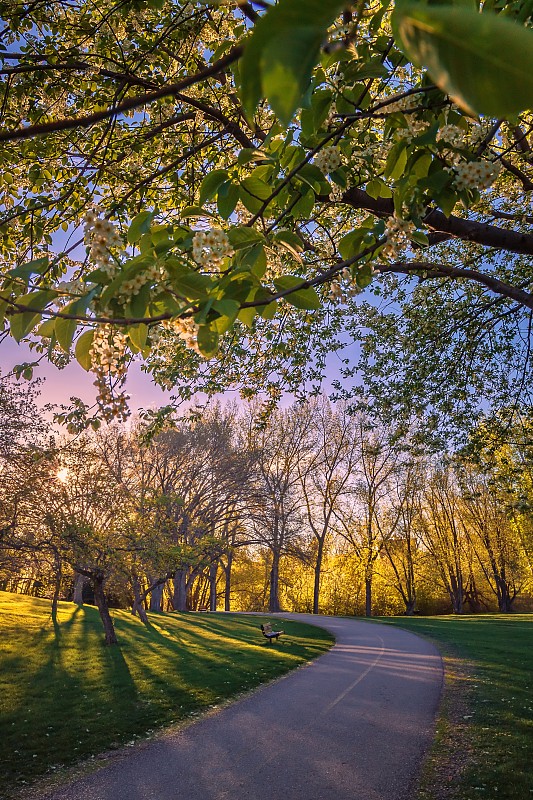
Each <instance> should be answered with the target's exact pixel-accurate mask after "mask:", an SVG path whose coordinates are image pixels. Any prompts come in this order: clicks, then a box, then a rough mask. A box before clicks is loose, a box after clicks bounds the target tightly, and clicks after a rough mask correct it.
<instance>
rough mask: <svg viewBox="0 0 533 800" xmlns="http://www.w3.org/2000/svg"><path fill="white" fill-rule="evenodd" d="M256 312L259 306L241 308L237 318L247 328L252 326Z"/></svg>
mask: <svg viewBox="0 0 533 800" xmlns="http://www.w3.org/2000/svg"><path fill="white" fill-rule="evenodd" d="M256 314H257V308H241V310H240V311H239V313H238V314H237V319H239V320H240V321H241V322H242V323H243V324H244V325H246V327H247V328H251V327H252V325H253V321H254V319H255V315H256Z"/></svg>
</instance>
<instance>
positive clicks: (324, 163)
mask: <svg viewBox="0 0 533 800" xmlns="http://www.w3.org/2000/svg"><path fill="white" fill-rule="evenodd" d="M314 163H315V166H317V167H318V169H319V170H320V171H321V172H323V173H324V175H327V174H328V173H329V172H334V171H335V170H336V169H338V167H340V165H341V154H340V153H339V148H338V147H335V145H329V146H328V147H324V148H323V149H322V150H321V151H320V152H319V153H317V154H316V156H315V158H314Z"/></svg>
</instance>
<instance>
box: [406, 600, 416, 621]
mask: <svg viewBox="0 0 533 800" xmlns="http://www.w3.org/2000/svg"><path fill="white" fill-rule="evenodd" d="M415 609H416V600H408V601H407V603H406V604H405V611H404V616H405V617H412V616H413V614H414V613H415Z"/></svg>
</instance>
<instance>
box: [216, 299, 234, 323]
mask: <svg viewBox="0 0 533 800" xmlns="http://www.w3.org/2000/svg"><path fill="white" fill-rule="evenodd" d="M213 308H214V309H215V311H218V313H219V314H223V315H224V316H225V317H230V318H232V319H235V317H236V316H237V313H238V311H239V308H240V306H239V304H238V303H237V302H236V300H230V299H229V298H227V297H223V298H222V299H221V300H215V301H214V303H213Z"/></svg>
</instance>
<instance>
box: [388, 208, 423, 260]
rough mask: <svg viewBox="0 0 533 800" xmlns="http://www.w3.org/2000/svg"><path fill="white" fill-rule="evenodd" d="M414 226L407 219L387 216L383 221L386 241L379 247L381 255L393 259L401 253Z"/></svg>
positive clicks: (407, 243)
mask: <svg viewBox="0 0 533 800" xmlns="http://www.w3.org/2000/svg"><path fill="white" fill-rule="evenodd" d="M414 228H415V226H414V224H413V223H412V222H410V221H409V220H405V219H401V218H400V217H396V216H394V217H389V218H388V220H387V221H386V222H385V236H386V238H387V241H386V242H385V244H384V245H383V247H382V248H381V255H382V256H384V257H385V258H389V259H391V260H394V259H396V258H398V256H400V255H401V253H402V251H403V250H404V249H405V248H406V247H407V246H408V245H409V234H410V233H411V231H413V230H414Z"/></svg>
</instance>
